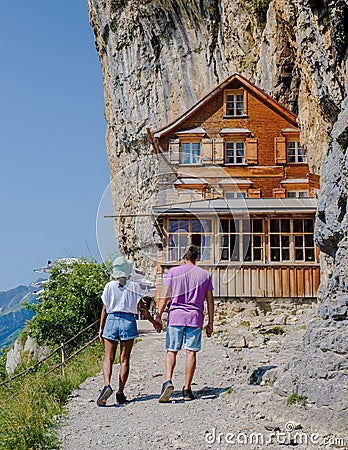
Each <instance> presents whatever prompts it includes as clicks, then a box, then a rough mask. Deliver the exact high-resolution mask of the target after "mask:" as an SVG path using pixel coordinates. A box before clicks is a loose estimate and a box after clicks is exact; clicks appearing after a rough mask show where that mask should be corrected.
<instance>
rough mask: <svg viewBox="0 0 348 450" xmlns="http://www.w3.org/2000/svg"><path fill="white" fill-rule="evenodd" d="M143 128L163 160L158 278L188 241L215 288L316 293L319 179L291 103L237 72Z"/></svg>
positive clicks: (224, 292) (251, 293)
mask: <svg viewBox="0 0 348 450" xmlns="http://www.w3.org/2000/svg"><path fill="white" fill-rule="evenodd" d="M149 136H150V139H151V142H152V144H153V146H154V149H155V151H156V152H157V153H159V154H160V155H161V156H162V157H163V160H164V161H165V163H164V170H163V188H162V189H161V192H160V195H159V199H160V200H159V204H158V205H157V206H156V207H154V209H153V210H154V214H155V215H156V224H157V226H158V227H159V231H160V233H161V235H162V239H163V242H162V244H163V251H162V256H161V260H160V261H159V266H158V267H159V276H160V277H161V278H162V279H163V277H164V276H165V273H166V272H167V271H168V270H169V268H170V267H171V266H173V265H177V264H179V263H180V260H181V259H182V254H183V250H184V248H185V247H186V245H187V244H189V243H193V244H195V245H197V246H198V248H199V252H200V261H199V265H200V266H201V267H204V268H206V269H207V270H209V271H210V272H211V274H212V278H213V282H214V289H215V292H214V293H215V295H216V296H217V297H223V298H235V297H238V298H250V297H253V298H254V297H262V298H289V297H292V298H293V297H297V298H313V297H315V296H316V292H317V289H318V286H319V279H320V269H319V260H318V258H319V254H318V250H317V249H316V248H315V246H314V241H313V233H314V217H315V210H316V199H315V198H314V189H315V188H316V187H317V185H316V183H314V184H313V182H312V180H313V177H311V176H309V169H308V164H307V159H306V154H305V151H304V149H303V148H302V147H301V141H300V130H299V129H298V127H297V121H296V116H295V115H294V114H293V113H292V112H291V111H289V110H287V109H286V108H284V107H283V106H282V105H280V104H279V103H278V102H277V101H275V100H274V99H273V98H271V97H270V96H269V95H267V94H266V93H265V92H263V91H262V90H261V89H259V88H258V87H257V86H255V85H254V84H252V83H251V82H249V81H248V80H246V79H245V78H244V77H242V76H240V75H238V74H234V75H232V76H230V77H228V78H227V79H226V80H225V81H223V82H222V83H220V84H219V85H218V86H216V87H215V88H214V89H213V90H212V91H210V92H209V93H208V94H207V95H206V96H205V97H203V98H202V99H201V100H200V101H198V102H197V103H196V104H195V105H193V106H192V107H191V108H190V109H189V110H187V111H186V112H185V113H184V114H182V115H181V116H180V117H178V118H177V119H176V120H174V121H173V122H172V123H170V124H168V125H167V126H165V127H164V128H162V129H160V130H157V131H156V132H155V133H151V132H150V131H149Z"/></svg>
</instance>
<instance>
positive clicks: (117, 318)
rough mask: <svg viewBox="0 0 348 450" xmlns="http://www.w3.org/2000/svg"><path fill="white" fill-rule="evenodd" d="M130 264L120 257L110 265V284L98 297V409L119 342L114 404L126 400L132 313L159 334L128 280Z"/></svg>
mask: <svg viewBox="0 0 348 450" xmlns="http://www.w3.org/2000/svg"><path fill="white" fill-rule="evenodd" d="M132 270H133V263H132V262H131V261H128V260H127V259H126V258H124V257H123V256H119V257H118V258H116V259H115V261H114V262H113V272H112V278H113V280H112V281H109V282H108V283H107V284H106V285H105V288H104V292H103V295H102V301H103V308H102V312H101V316H100V329H99V339H100V340H101V341H102V342H104V363H103V378H104V387H103V389H102V390H101V392H100V395H99V397H98V399H97V405H98V406H105V405H106V402H107V399H108V398H109V397H110V396H111V394H112V392H113V390H112V388H111V385H110V384H111V376H112V366H113V363H114V360H115V355H116V349H117V344H118V342H120V345H121V350H120V373H119V384H118V391H117V392H116V402H117V403H120V404H122V403H125V402H126V401H127V397H126V396H125V394H124V392H123V391H124V387H125V384H126V382H127V379H128V375H129V360H130V355H131V351H132V348H133V343H134V339H135V338H137V337H138V329H137V323H136V320H135V314H137V312H138V311H141V313H142V315H143V317H144V318H145V319H147V320H149V321H150V322H151V323H152V325H153V326H154V328H155V329H156V330H157V331H158V332H159V331H161V326H160V325H159V324H158V323H157V322H155V320H154V319H153V318H152V317H151V314H150V313H149V311H148V310H147V308H146V303H145V302H143V301H142V295H143V294H142V293H141V290H140V286H139V284H138V283H136V282H134V281H131V280H129V279H128V278H129V276H130V275H131V273H132Z"/></svg>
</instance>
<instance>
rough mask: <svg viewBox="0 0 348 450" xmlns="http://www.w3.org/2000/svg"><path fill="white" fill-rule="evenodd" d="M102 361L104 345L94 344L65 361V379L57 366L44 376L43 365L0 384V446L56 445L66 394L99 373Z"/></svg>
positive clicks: (8, 449) (22, 449) (5, 449)
mask: <svg viewBox="0 0 348 450" xmlns="http://www.w3.org/2000/svg"><path fill="white" fill-rule="evenodd" d="M102 361H103V347H102V345H101V344H100V343H96V344H94V345H92V346H90V347H89V348H87V349H85V350H84V351H83V352H81V354H80V355H78V356H77V357H76V358H74V359H73V360H72V361H70V362H68V364H67V366H66V369H65V377H64V378H63V377H62V376H61V375H60V369H57V370H56V371H54V372H53V373H51V374H49V375H47V376H45V377H43V373H44V372H45V371H47V370H48V366H47V365H45V366H44V367H41V368H40V369H38V370H37V372H35V373H30V374H28V375H26V376H23V377H20V378H18V379H17V380H14V381H12V382H11V383H9V384H7V385H5V386H1V387H0V436H1V440H0V449H1V450H28V449H33V450H34V449H35V450H36V449H48V450H49V449H57V448H59V441H58V438H57V435H56V429H57V426H58V425H59V418H60V417H61V415H62V413H63V407H64V404H65V402H66V400H67V398H68V395H69V394H70V393H71V391H73V390H74V389H76V388H77V387H78V386H79V385H80V384H81V383H82V382H83V381H85V380H86V378H88V377H90V376H92V375H95V374H96V373H98V372H99V371H100V370H101V366H102ZM55 363H56V362H55ZM51 364H52V365H53V364H54V363H51ZM18 370H20V369H18Z"/></svg>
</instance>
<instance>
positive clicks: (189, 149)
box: [180, 142, 201, 164]
mask: <svg viewBox="0 0 348 450" xmlns="http://www.w3.org/2000/svg"><path fill="white" fill-rule="evenodd" d="M200 162H201V144H200V142H182V143H181V159H180V163H181V164H200Z"/></svg>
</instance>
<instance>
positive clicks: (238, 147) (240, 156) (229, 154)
mask: <svg viewBox="0 0 348 450" xmlns="http://www.w3.org/2000/svg"><path fill="white" fill-rule="evenodd" d="M225 153H226V155H225V162H226V164H245V157H244V142H226V144H225Z"/></svg>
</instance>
